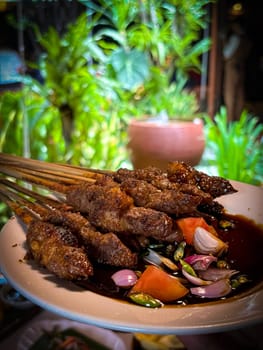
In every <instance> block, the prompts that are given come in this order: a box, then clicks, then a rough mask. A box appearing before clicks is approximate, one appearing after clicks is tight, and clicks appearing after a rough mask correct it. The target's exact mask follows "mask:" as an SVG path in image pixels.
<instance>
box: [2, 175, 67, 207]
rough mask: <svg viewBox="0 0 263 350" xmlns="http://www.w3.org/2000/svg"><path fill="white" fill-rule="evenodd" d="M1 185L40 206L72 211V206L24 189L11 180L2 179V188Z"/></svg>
mask: <svg viewBox="0 0 263 350" xmlns="http://www.w3.org/2000/svg"><path fill="white" fill-rule="evenodd" d="M1 184H2V185H5V186H6V187H8V188H9V189H13V190H15V191H17V192H20V193H23V194H25V195H26V196H28V197H30V198H34V199H35V201H36V202H38V203H39V204H41V205H42V206H45V207H52V208H57V209H63V210H69V209H71V207H70V206H68V205H67V204H65V203H61V201H58V200H57V199H53V198H51V197H47V196H43V195H42V194H40V193H38V192H34V191H31V190H29V189H27V188H25V187H22V186H20V185H18V184H17V183H15V182H13V181H9V180H6V179H1V178H0V186H1Z"/></svg>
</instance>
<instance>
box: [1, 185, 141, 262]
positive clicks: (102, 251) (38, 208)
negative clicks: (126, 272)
mask: <svg viewBox="0 0 263 350" xmlns="http://www.w3.org/2000/svg"><path fill="white" fill-rule="evenodd" d="M1 182H2V183H3V184H5V186H8V187H9V188H12V189H15V190H16V191H19V192H21V193H24V194H26V195H27V196H29V197H30V198H31V199H36V202H34V203H33V202H30V201H28V200H25V199H23V198H21V197H18V196H17V194H16V193H14V192H9V195H12V196H13V197H15V199H18V200H19V203H20V205H21V204H23V205H25V206H26V207H27V208H28V209H30V210H32V211H34V212H37V214H38V215H39V217H40V218H41V220H42V221H44V222H48V223H50V224H53V225H55V226H61V227H63V228H65V229H66V230H69V232H70V233H71V234H73V235H75V238H76V236H77V237H78V238H79V240H80V241H81V242H82V244H83V245H84V246H85V251H86V252H87V254H88V256H89V258H90V259H91V260H92V262H94V261H95V262H99V263H103V264H108V265H112V266H121V267H135V266H136V264H137V254H136V253H133V252H131V250H130V249H129V248H128V247H126V245H125V244H123V243H122V241H121V240H120V239H119V237H117V236H116V235H115V234H114V233H111V232H108V233H104V234H102V233H100V232H99V231H97V230H96V228H95V227H94V226H92V225H91V224H90V223H89V221H88V220H87V219H86V218H84V217H83V216H82V215H80V214H79V213H73V212H71V211H70V210H69V208H70V207H67V206H65V204H63V203H62V204H61V203H59V202H58V201H56V200H54V199H51V198H47V197H45V196H42V195H40V194H38V193H35V192H33V191H30V190H28V189H25V188H22V187H21V186H19V185H17V184H15V183H13V182H10V181H8V180H2V181H1ZM0 186H1V185H0Z"/></svg>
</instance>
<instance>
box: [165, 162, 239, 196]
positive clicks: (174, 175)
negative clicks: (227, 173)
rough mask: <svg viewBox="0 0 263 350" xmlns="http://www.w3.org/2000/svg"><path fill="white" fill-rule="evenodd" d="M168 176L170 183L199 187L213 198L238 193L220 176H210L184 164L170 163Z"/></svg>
mask: <svg viewBox="0 0 263 350" xmlns="http://www.w3.org/2000/svg"><path fill="white" fill-rule="evenodd" d="M167 174H168V178H169V180H170V181H173V182H176V183H180V184H190V185H195V186H198V187H199V188H200V189H201V190H202V191H204V192H207V193H209V194H210V195H211V196H212V197H213V198H217V197H220V196H222V195H225V194H230V193H234V192H236V190H235V189H234V187H233V186H232V185H231V183H230V182H229V181H228V180H226V179H224V178H222V177H219V176H209V175H207V174H205V173H203V172H201V171H198V170H196V169H194V168H193V167H191V166H189V165H187V164H185V163H184V162H172V163H169V165H168V169H167Z"/></svg>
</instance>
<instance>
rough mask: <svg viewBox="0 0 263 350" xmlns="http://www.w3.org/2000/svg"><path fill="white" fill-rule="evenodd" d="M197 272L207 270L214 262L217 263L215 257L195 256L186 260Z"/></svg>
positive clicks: (190, 256)
mask: <svg viewBox="0 0 263 350" xmlns="http://www.w3.org/2000/svg"><path fill="white" fill-rule="evenodd" d="M184 260H185V261H186V262H187V263H188V264H190V265H191V266H192V267H193V268H194V269H195V270H207V269H208V267H209V266H210V264H211V263H212V262H215V261H217V257H215V256H213V255H203V254H193V255H189V256H187V257H185V258H184Z"/></svg>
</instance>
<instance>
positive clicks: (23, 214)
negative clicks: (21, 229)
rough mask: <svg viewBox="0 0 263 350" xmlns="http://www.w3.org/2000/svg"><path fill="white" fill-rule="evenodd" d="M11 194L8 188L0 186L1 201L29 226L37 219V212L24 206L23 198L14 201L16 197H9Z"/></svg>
mask: <svg viewBox="0 0 263 350" xmlns="http://www.w3.org/2000/svg"><path fill="white" fill-rule="evenodd" d="M9 195H10V193H9V191H8V190H7V189H6V188H3V187H2V186H0V199H1V201H3V203H5V204H6V205H7V206H8V207H9V208H10V209H11V210H12V211H13V212H14V213H15V214H16V215H17V216H18V217H20V218H21V219H22V221H23V222H24V223H25V224H26V225H28V224H30V222H31V221H32V220H33V219H34V218H37V215H36V213H35V212H32V211H31V210H30V209H29V207H28V206H24V205H23V204H24V202H22V199H21V198H19V197H18V198H17V199H16V200H14V198H13V197H14V196H13V197H12V195H11V197H9Z"/></svg>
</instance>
